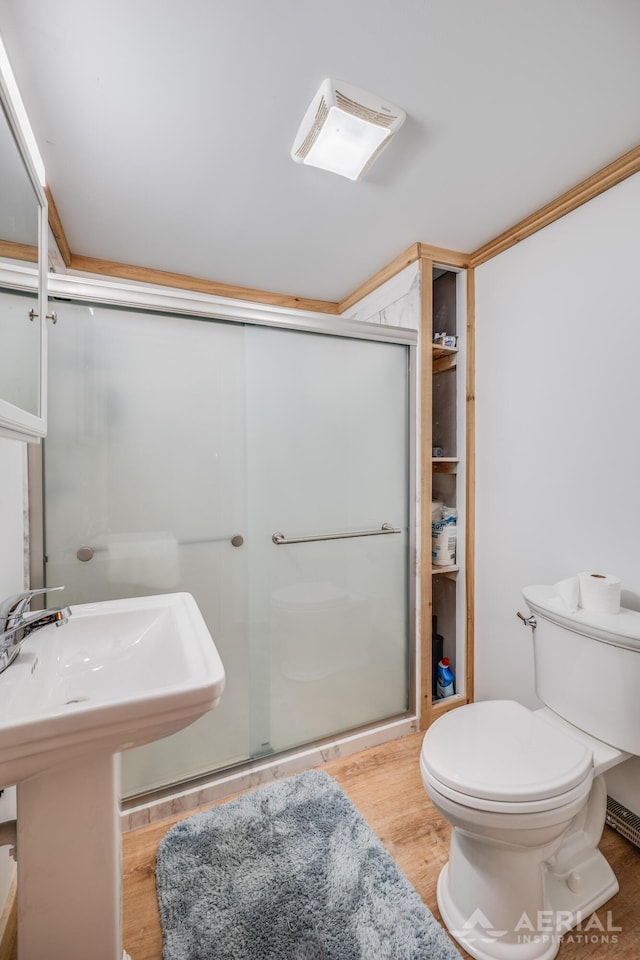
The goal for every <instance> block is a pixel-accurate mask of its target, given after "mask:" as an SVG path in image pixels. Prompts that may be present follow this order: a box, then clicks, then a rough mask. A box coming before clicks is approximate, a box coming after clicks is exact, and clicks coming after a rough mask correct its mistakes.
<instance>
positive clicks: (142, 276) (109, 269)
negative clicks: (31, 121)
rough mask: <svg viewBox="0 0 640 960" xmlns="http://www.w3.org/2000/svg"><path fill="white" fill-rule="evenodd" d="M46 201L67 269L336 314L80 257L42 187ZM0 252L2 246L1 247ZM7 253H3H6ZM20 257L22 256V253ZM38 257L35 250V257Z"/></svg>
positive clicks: (331, 307)
mask: <svg viewBox="0 0 640 960" xmlns="http://www.w3.org/2000/svg"><path fill="white" fill-rule="evenodd" d="M45 191H46V195H47V201H48V204H49V226H50V228H51V232H52V233H53V236H54V237H55V240H56V243H57V244H58V248H59V250H60V254H61V256H62V259H63V260H64V263H65V266H66V267H67V269H69V270H78V271H79V272H81V273H93V274H98V275H99V276H105V277H118V278H119V279H121V280H131V281H133V282H134V283H154V284H158V285H159V286H163V287H173V288H177V289H179V290H192V291H193V292H194V293H206V294H211V295H212V296H215V297H229V298H230V299H232V300H247V301H250V302H251V303H266V304H269V305H270V306H275V307H284V308H286V309H288V310H291V309H293V310H312V311H313V312H314V313H327V314H337V313H338V304H337V303H331V302H330V301H328V300H312V299H309V298H307V297H292V296H290V295H287V294H280V293H272V292H270V291H267V290H253V289H251V288H250V287H238V286H235V285H234V284H230V283H218V282H217V281H216V280H204V279H202V278H201V277H190V276H187V275H185V274H181V273H170V272H167V271H165V270H153V269H151V268H150V267H136V266H133V265H132V264H129V263H118V262H117V261H115V260H101V259H98V258H96V257H83V256H80V255H78V254H75V253H72V252H71V249H70V247H69V244H68V242H67V238H66V235H65V232H64V227H63V226H62V220H61V219H60V215H59V213H58V208H57V207H56V203H55V200H54V199H53V194H52V193H51V189H50V188H49V187H45ZM0 252H1V250H0ZM9 255H10V254H6V256H9ZM21 259H25V258H24V257H22V258H21ZM35 259H36V260H37V251H36V257H35Z"/></svg>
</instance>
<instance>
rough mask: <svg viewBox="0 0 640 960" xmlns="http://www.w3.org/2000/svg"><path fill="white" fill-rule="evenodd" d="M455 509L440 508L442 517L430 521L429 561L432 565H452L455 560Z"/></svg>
mask: <svg viewBox="0 0 640 960" xmlns="http://www.w3.org/2000/svg"><path fill="white" fill-rule="evenodd" d="M456 529H457V528H456V510H455V508H454V507H443V508H442V519H441V520H436V521H433V520H432V521H431V562H432V563H433V565H434V566H438V567H442V566H453V564H455V562H456V541H457V536H456Z"/></svg>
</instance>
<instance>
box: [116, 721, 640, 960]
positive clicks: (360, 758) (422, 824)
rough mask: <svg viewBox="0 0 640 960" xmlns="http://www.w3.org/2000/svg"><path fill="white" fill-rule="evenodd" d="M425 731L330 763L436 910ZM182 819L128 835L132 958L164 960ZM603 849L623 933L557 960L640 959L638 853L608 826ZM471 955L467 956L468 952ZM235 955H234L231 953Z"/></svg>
mask: <svg viewBox="0 0 640 960" xmlns="http://www.w3.org/2000/svg"><path fill="white" fill-rule="evenodd" d="M422 737H423V735H422V734H415V735H414V736H411V737H406V738H404V739H403V740H397V741H395V742H393V743H387V744H384V745H383V746H380V747H372V748H371V749H369V750H365V751H363V752H362V753H358V754H354V755H353V756H350V757H346V758H345V759H342V760H332V761H331V762H329V763H326V764H324V766H323V768H322V769H323V770H325V771H326V772H327V773H328V774H330V775H331V776H332V777H334V778H335V779H336V780H337V781H338V783H339V784H340V786H341V787H342V789H343V790H344V791H345V793H346V794H347V795H348V796H349V797H350V798H351V800H352V801H353V802H354V804H355V805H356V807H357V808H358V809H359V810H360V812H361V813H362V815H363V816H364V817H365V819H366V820H367V821H368V823H369V825H370V826H371V827H372V829H373V830H374V832H375V833H376V834H377V836H378V837H380V839H381V840H382V842H383V844H384V845H385V847H386V849H387V850H388V851H389V853H390V854H391V855H392V857H393V858H394V860H395V861H396V863H397V864H398V866H399V867H400V868H401V870H402V871H403V872H404V874H405V875H406V876H407V878H408V879H409V881H410V882H411V883H412V884H413V886H414V887H415V888H416V890H417V891H418V893H419V894H420V896H421V897H422V899H423V900H424V902H425V903H426V904H427V906H428V907H429V909H430V910H431V911H432V912H433V913H434V915H435V916H436V917H437V918H438V919H440V914H439V911H438V906H437V903H436V882H437V879H438V874H439V872H440V870H441V868H442V867H443V865H444V864H445V863H446V862H447V857H448V847H449V833H450V828H449V825H448V824H447V823H446V822H445V821H444V820H442V819H441V817H440V816H439V815H438V813H437V812H436V810H435V808H434V807H433V805H432V804H431V802H430V801H429V798H428V797H427V795H426V793H425V791H424V787H423V786H422V780H421V777H420V767H419V756H420V747H421V744H422ZM189 815H190V814H183V815H182V816H181V817H172V818H170V819H167V820H163V821H160V822H159V823H157V824H151V825H150V826H147V827H143V828H141V829H139V830H134V831H132V832H131V833H128V834H125V836H124V838H123V870H124V885H123V918H124V944H125V948H126V949H127V951H128V952H129V953H130V954H131V957H132V960H162V935H161V928H160V918H159V915H158V907H157V901H156V891H155V858H156V851H157V848H158V844H159V842H160V840H161V838H162V837H163V836H164V834H165V833H166V832H167V830H169V829H170V828H171V827H172V826H173V824H174V823H176V822H177V820H180V819H184V817H185V816H189ZM600 846H601V849H602V851H603V853H604V855H605V856H606V858H607V860H608V861H609V863H610V864H611V866H612V868H613V870H614V872H615V874H616V876H617V877H618V880H619V882H620V888H621V889H620V893H618V894H617V895H616V896H615V897H613V898H612V899H611V900H610V901H609V903H607V904H606V905H605V906H604V907H602V908H601V909H600V910H599V911H598V912H597V917H598V921H599V922H600V923H601V924H602V925H603V926H604V927H606V926H607V915H608V912H609V918H610V921H611V923H612V924H613V925H614V926H615V927H620V928H621V929H620V930H615V931H607V930H606V929H605V930H604V931H601V930H599V929H595V928H592V929H591V930H586V929H585V930H582V931H581V930H574V931H571V932H570V933H569V934H568V935H567V936H566V937H565V941H564V942H563V944H562V946H561V947H560V952H559V954H558V960H608V958H614V957H615V958H616V960H640V910H639V909H638V908H639V906H640V850H638V849H637V848H636V847H635V846H633V844H631V843H629V842H628V841H627V840H625V839H624V838H623V837H621V836H619V835H618V834H617V833H615V832H614V831H613V830H610V829H609V828H608V827H605V832H604V835H603V838H602V843H601V845H600ZM464 956H465V957H466V956H467V954H465V955H464ZM229 960H233V958H229Z"/></svg>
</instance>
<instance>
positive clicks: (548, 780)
mask: <svg viewBox="0 0 640 960" xmlns="http://www.w3.org/2000/svg"><path fill="white" fill-rule="evenodd" d="M422 761H423V763H424V765H425V767H426V769H427V770H428V771H429V773H430V774H431V776H432V777H434V778H435V779H436V780H438V781H439V782H440V783H442V784H445V785H446V786H448V787H452V788H453V789H454V790H456V791H457V792H458V793H461V794H463V795H465V796H468V797H481V798H483V799H487V800H503V801H524V800H542V799H545V798H548V797H555V796H559V795H560V794H562V793H565V792H566V791H567V790H570V789H571V788H572V787H574V786H577V785H578V784H579V783H581V782H582V781H583V780H584V779H585V778H586V777H587V776H588V775H589V773H590V771H591V767H592V755H591V751H590V749H589V748H588V746H587V745H586V744H583V743H580V741H579V740H577V739H574V738H573V737H571V736H569V735H568V734H565V733H564V732H563V731H561V730H559V729H556V728H554V727H552V726H551V725H550V724H549V723H546V722H545V721H544V720H543V719H541V718H540V717H538V716H536V714H535V713H533V712H532V711H531V710H528V709H527V708H526V707H523V706H522V704H520V703H516V702H515V701H514V700H486V701H481V702H480V703H472V704H469V705H468V706H464V707H459V708H458V709H456V710H451V711H449V713H446V714H445V715H444V716H443V717H441V718H440V719H439V720H437V721H436V722H435V723H434V724H433V726H431V727H430V728H429V730H427V733H426V735H425V738H424V743H423V746H422Z"/></svg>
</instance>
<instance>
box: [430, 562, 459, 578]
mask: <svg viewBox="0 0 640 960" xmlns="http://www.w3.org/2000/svg"><path fill="white" fill-rule="evenodd" d="M459 569H460V567H459V566H458V564H457V563H450V564H447V565H446V566H444V565H443V566H441V567H439V566H432V567H431V576H432V577H436V576H438V574H440V573H457V572H458V570H459Z"/></svg>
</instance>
